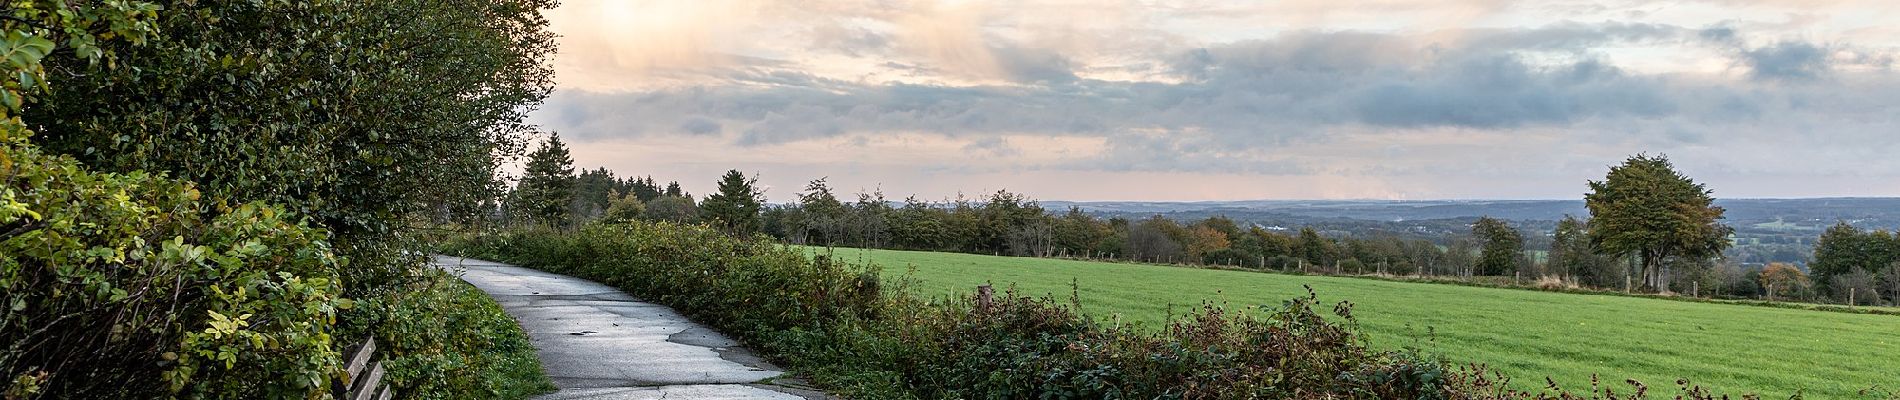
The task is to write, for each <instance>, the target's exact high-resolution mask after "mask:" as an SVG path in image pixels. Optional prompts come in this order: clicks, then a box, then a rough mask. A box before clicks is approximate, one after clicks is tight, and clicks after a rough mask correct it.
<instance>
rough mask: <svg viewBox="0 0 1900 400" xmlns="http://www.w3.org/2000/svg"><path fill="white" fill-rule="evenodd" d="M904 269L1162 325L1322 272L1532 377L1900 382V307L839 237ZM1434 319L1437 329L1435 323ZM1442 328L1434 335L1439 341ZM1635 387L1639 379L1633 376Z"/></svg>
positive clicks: (1380, 340)
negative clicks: (1756, 301) (1079, 256)
mask: <svg viewBox="0 0 1900 400" xmlns="http://www.w3.org/2000/svg"><path fill="white" fill-rule="evenodd" d="M835 254H836V257H837V258H838V259H840V260H845V261H852V262H871V263H876V264H878V265H882V266H884V268H885V275H886V277H887V279H893V280H894V279H898V278H899V277H900V276H901V275H903V274H905V273H906V272H907V271H908V270H909V269H910V268H912V267H913V266H914V267H915V270H916V274H915V275H914V277H915V278H916V279H918V280H919V281H920V282H919V286H920V288H919V289H921V290H922V291H923V292H924V293H925V294H926V295H931V296H938V295H952V294H963V293H969V292H972V291H974V289H975V287H976V286H977V285H980V284H983V283H985V282H991V283H994V284H995V285H996V286H997V288H998V290H999V291H1000V290H1001V289H1002V288H1005V287H1008V286H1010V285H1015V286H1016V288H1017V289H1018V292H1019V293H1023V294H1028V295H1037V296H1041V295H1053V296H1055V297H1058V298H1061V299H1067V298H1068V297H1069V294H1070V282H1071V280H1073V281H1075V282H1076V283H1078V284H1079V285H1080V292H1079V293H1080V295H1081V300H1082V305H1083V308H1084V310H1085V311H1087V312H1088V313H1090V314H1091V315H1093V316H1095V317H1098V318H1107V317H1109V316H1111V315H1116V316H1119V317H1120V318H1121V320H1123V321H1136V322H1139V323H1142V324H1144V325H1150V326H1153V325H1157V324H1158V322H1159V321H1164V320H1165V319H1166V315H1167V313H1168V310H1169V307H1170V305H1173V310H1174V312H1175V313H1176V314H1181V313H1184V312H1187V311H1189V310H1190V309H1192V308H1193V307H1195V306H1198V305H1200V304H1201V302H1202V301H1204V300H1205V301H1212V302H1215V303H1218V304H1225V305H1226V306H1228V307H1230V308H1235V307H1247V306H1257V305H1268V306H1274V307H1277V306H1278V305H1279V304H1281V302H1282V301H1283V300H1286V299H1288V298H1291V297H1295V296H1301V295H1304V294H1305V293H1306V290H1305V289H1304V288H1302V287H1301V285H1311V286H1312V287H1313V289H1314V290H1317V291H1318V293H1319V296H1320V298H1321V300H1323V301H1327V302H1328V303H1330V302H1334V301H1339V300H1349V301H1351V302H1352V303H1353V304H1354V305H1355V306H1354V308H1353V310H1354V314H1355V316H1357V317H1358V319H1359V321H1360V324H1361V326H1362V327H1363V328H1364V329H1365V332H1366V333H1367V334H1369V335H1370V336H1371V338H1372V341H1373V344H1374V345H1375V346H1377V347H1381V348H1389V349H1396V348H1400V347H1403V346H1410V345H1417V346H1418V347H1421V348H1424V349H1425V350H1426V351H1428V352H1431V353H1436V354H1441V355H1444V356H1446V357H1449V358H1450V359H1451V360H1452V361H1454V362H1460V363H1464V362H1477V363H1485V364H1489V365H1491V366H1492V367H1493V368H1494V369H1496V370H1500V371H1502V372H1504V373H1506V374H1509V375H1510V376H1512V377H1513V378H1514V383H1515V384H1516V385H1517V386H1520V387H1523V388H1527V389H1529V388H1541V387H1542V386H1543V384H1544V379H1543V378H1544V377H1546V376H1548V377H1551V378H1552V379H1555V380H1556V381H1557V382H1558V383H1559V384H1561V385H1563V386H1564V387H1565V388H1567V389H1586V390H1587V388H1588V385H1589V381H1590V375H1591V373H1598V374H1601V375H1602V377H1603V379H1604V381H1605V382H1619V383H1620V382H1622V381H1623V380H1624V379H1628V378H1635V379H1638V380H1641V381H1643V382H1645V383H1647V384H1648V385H1649V386H1651V387H1652V388H1656V389H1659V390H1665V391H1667V392H1673V390H1669V389H1672V388H1673V387H1674V386H1675V380H1676V379H1677V378H1688V379H1690V380H1692V381H1693V382H1694V383H1696V384H1699V385H1702V386H1705V387H1712V388H1715V389H1716V390H1718V391H1721V392H1722V393H1726V394H1741V393H1743V392H1754V393H1758V394H1762V395H1765V398H1770V399H1773V398H1787V397H1788V396H1789V395H1790V394H1792V393H1794V392H1795V391H1796V390H1797V389H1800V390H1804V391H1805V392H1804V393H1805V395H1806V396H1807V398H1811V399H1813V398H1822V399H1836V398H1867V397H1863V396H1859V395H1857V394H1856V392H1857V391H1859V390H1861V389H1865V388H1868V387H1870V386H1874V385H1879V387H1880V388H1882V389H1884V390H1894V389H1896V388H1900V316H1892V315H1864V314H1848V313H1837V312H1823V311H1809V310H1796V309H1781V308H1772V307H1756V306H1743V305H1728V304H1709V303H1696V302H1684V301H1671V300H1660V299H1645V298H1635V297H1622V296H1600V295H1582V294H1567V293H1552V292H1539V291H1530V290H1515V289H1496V288H1482V287H1468V286H1458V285H1445V284H1430V283H1412V282H1390V281H1381V280H1373V279H1359V278H1343V277H1321V276H1296V275H1281V274H1268V273H1257V272H1246V271H1223V270H1207V269H1193V268H1178V267H1164V266H1152V265H1132V264H1116V263H1100V262H1086V261H1069V260H1050V259H1035V258H1014V257H994V256H982V255H969V254H953V253H932V252H910V251H890V250H858V249H838V250H837V251H836V253H835ZM1427 327H1430V328H1432V329H1433V330H1434V331H1435V332H1436V334H1435V335H1433V334H1428V333H1427ZM1428 340H1429V341H1428ZM1622 387H1627V386H1622Z"/></svg>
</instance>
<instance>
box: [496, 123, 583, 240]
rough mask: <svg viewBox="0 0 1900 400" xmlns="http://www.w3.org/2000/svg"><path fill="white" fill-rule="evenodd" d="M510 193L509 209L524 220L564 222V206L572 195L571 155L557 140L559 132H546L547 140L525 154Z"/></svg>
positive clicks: (565, 207)
mask: <svg viewBox="0 0 1900 400" xmlns="http://www.w3.org/2000/svg"><path fill="white" fill-rule="evenodd" d="M512 197H513V201H512V202H511V204H510V206H509V209H510V210H511V211H512V212H513V213H514V214H515V215H516V216H518V217H520V218H521V219H522V220H523V221H525V222H529V223H536V224H545V225H551V226H563V225H566V224H567V223H568V221H569V217H570V214H569V213H568V211H569V209H568V207H569V203H570V202H572V201H573V199H574V158H573V157H570V156H569V155H568V152H567V145H566V144H563V143H561V135H559V134H551V135H548V140H547V141H546V142H543V143H542V144H541V147H540V148H538V149H535V150H534V153H532V154H529V155H528V166H527V169H526V171H524V172H522V175H521V183H520V184H518V185H516V186H515V193H514V196H512Z"/></svg>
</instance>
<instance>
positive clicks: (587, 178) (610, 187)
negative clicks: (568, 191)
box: [568, 168, 624, 221]
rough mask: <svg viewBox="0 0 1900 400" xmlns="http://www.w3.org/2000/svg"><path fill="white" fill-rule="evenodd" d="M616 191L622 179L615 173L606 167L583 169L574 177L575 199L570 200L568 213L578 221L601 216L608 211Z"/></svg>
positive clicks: (618, 189)
mask: <svg viewBox="0 0 1900 400" xmlns="http://www.w3.org/2000/svg"><path fill="white" fill-rule="evenodd" d="M615 191H624V190H623V189H621V188H620V180H618V179H614V173H613V172H611V171H608V170H607V169H606V168H595V169H592V170H587V171H581V174H580V176H577V177H575V178H574V199H573V201H572V202H570V205H569V207H568V213H569V214H570V215H573V217H574V219H575V220H577V221H587V220H592V219H595V218H600V217H601V214H603V213H606V212H607V207H609V206H611V203H612V202H613V200H614V196H615V195H614V192H615Z"/></svg>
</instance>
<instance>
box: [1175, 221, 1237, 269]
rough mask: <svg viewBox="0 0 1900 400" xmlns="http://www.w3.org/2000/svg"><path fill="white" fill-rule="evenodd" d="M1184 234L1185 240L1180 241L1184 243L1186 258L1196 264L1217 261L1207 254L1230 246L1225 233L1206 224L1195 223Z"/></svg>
mask: <svg viewBox="0 0 1900 400" xmlns="http://www.w3.org/2000/svg"><path fill="white" fill-rule="evenodd" d="M1184 236H1185V238H1184V239H1185V240H1182V242H1183V243H1185V244H1186V247H1187V248H1186V249H1185V250H1186V251H1187V258H1188V260H1189V261H1190V262H1193V263H1196V264H1199V263H1208V262H1212V261H1217V260H1209V259H1207V258H1208V256H1209V255H1212V254H1216V253H1217V252H1219V251H1221V250H1226V249H1228V248H1230V247H1232V244H1231V243H1230V241H1228V240H1227V234H1225V233H1221V231H1220V230H1219V229H1217V228H1214V227H1210V226H1207V225H1197V226H1195V227H1194V228H1191V229H1188V231H1187V235H1184Z"/></svg>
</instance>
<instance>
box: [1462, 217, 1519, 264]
mask: <svg viewBox="0 0 1900 400" xmlns="http://www.w3.org/2000/svg"><path fill="white" fill-rule="evenodd" d="M1471 235H1472V236H1474V237H1477V238H1478V239H1479V240H1483V241H1484V246H1483V247H1482V249H1481V250H1479V251H1478V264H1477V274H1478V275H1489V276H1496V275H1510V274H1512V273H1515V272H1517V269H1518V268H1517V267H1518V262H1519V261H1520V260H1522V259H1523V254H1524V235H1522V234H1519V233H1518V232H1517V229H1515V228H1511V226H1510V225H1507V224H1505V223H1504V221H1502V220H1498V219H1497V218H1491V217H1481V218H1478V222H1475V223H1472V224H1471Z"/></svg>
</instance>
